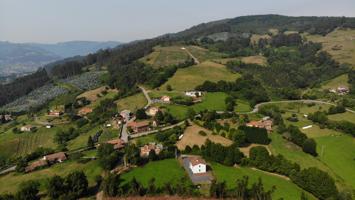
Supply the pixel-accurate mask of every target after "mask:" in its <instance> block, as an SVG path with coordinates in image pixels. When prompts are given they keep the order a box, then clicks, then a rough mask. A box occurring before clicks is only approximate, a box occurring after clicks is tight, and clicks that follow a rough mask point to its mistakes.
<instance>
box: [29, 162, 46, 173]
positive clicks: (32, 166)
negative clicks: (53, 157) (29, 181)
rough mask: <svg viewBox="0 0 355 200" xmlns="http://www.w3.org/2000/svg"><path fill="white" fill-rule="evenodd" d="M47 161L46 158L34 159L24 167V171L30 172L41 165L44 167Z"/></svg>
mask: <svg viewBox="0 0 355 200" xmlns="http://www.w3.org/2000/svg"><path fill="white" fill-rule="evenodd" d="M48 165H49V164H48V162H47V161H46V160H37V161H34V162H32V163H31V164H29V165H28V166H27V167H26V168H25V172H26V173H29V172H32V171H34V170H36V169H38V168H41V167H46V166H48Z"/></svg>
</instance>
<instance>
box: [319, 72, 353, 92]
mask: <svg viewBox="0 0 355 200" xmlns="http://www.w3.org/2000/svg"><path fill="white" fill-rule="evenodd" d="M348 81H349V77H348V75H347V74H343V75H340V76H338V77H336V78H333V79H331V80H329V81H326V82H324V83H323V85H322V89H336V88H338V87H340V86H346V87H349V83H348Z"/></svg>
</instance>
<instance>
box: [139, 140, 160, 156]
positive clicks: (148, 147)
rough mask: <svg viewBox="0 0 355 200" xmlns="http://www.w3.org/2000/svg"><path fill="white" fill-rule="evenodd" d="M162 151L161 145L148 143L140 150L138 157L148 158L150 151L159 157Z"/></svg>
mask: <svg viewBox="0 0 355 200" xmlns="http://www.w3.org/2000/svg"><path fill="white" fill-rule="evenodd" d="M162 150H163V145H162V144H155V143H149V144H146V145H144V146H142V147H141V148H140V156H141V157H148V156H149V152H150V151H154V152H155V154H156V155H159V154H160V152H161V151H162Z"/></svg>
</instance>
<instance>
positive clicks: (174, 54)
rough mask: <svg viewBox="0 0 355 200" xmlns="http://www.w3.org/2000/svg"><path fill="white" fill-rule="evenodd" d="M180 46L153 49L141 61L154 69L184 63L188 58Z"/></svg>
mask: <svg viewBox="0 0 355 200" xmlns="http://www.w3.org/2000/svg"><path fill="white" fill-rule="evenodd" d="M181 48H182V46H169V47H159V46H158V47H155V48H154V52H152V53H151V54H149V55H147V56H145V57H144V58H142V59H141V61H143V62H145V63H147V64H150V65H152V66H154V67H166V66H171V65H177V64H180V63H183V62H185V61H186V60H187V59H189V58H190V56H189V54H187V52H186V51H185V50H183V49H181Z"/></svg>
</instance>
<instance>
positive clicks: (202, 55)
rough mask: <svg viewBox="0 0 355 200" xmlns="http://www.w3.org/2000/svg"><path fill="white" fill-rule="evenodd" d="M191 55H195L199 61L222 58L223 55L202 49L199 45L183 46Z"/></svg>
mask: <svg viewBox="0 0 355 200" xmlns="http://www.w3.org/2000/svg"><path fill="white" fill-rule="evenodd" d="M185 48H186V49H187V50H188V51H189V52H190V53H191V54H192V55H193V56H195V57H196V58H197V59H198V60H199V61H200V62H204V61H207V60H212V59H217V58H222V57H223V56H225V55H224V54H222V53H218V52H212V51H210V50H208V49H204V48H202V47H199V46H187V47H185Z"/></svg>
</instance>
